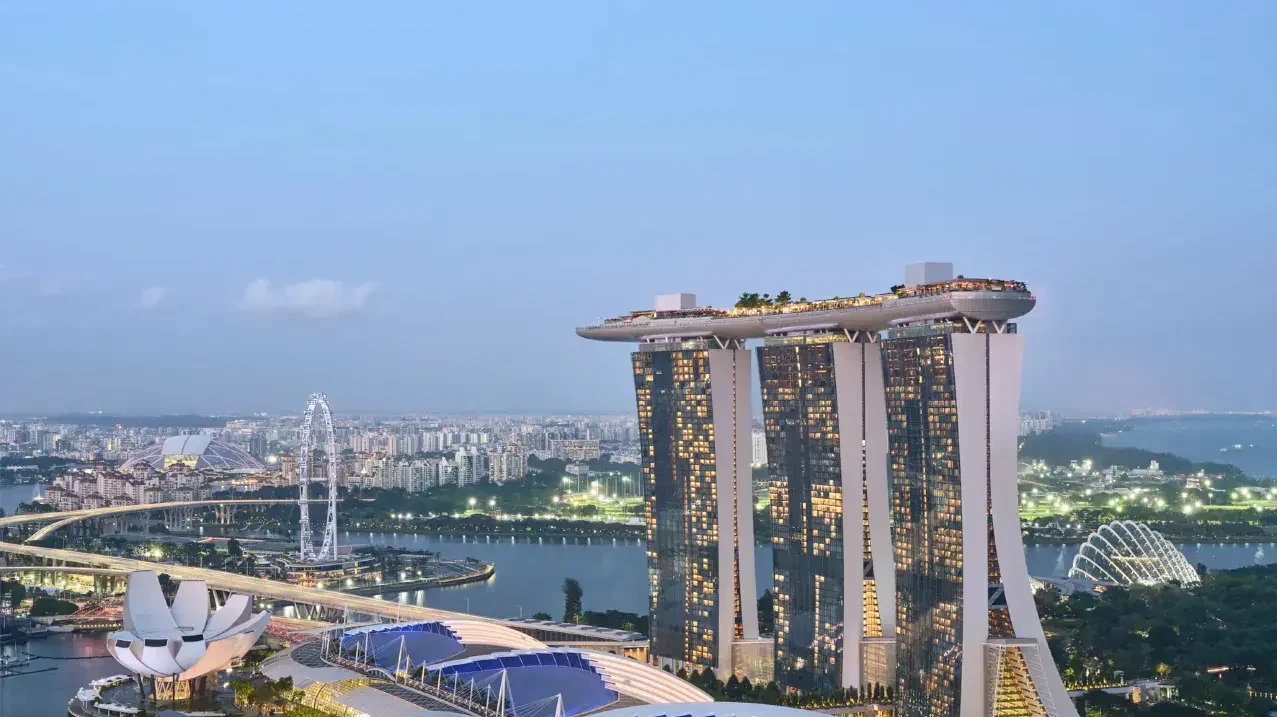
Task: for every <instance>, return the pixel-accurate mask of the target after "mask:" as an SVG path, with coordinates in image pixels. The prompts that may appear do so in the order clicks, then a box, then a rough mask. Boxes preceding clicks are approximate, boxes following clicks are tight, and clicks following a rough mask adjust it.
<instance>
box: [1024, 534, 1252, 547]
mask: <svg viewBox="0 0 1277 717" xmlns="http://www.w3.org/2000/svg"><path fill="white" fill-rule="evenodd" d="M1162 537H1164V538H1166V540H1167V541H1168V542H1169V543H1171V544H1172V545H1249V544H1251V543H1254V544H1255V545H1277V536H1267V537H1266V538H1179V537H1171V536H1167V535H1166V534H1162ZM1085 542H1086V541H1085V540H1081V539H1077V538H1054V539H1052V538H1042V539H1038V538H1034V539H1032V540H1025V541H1024V544H1025V545H1082V544H1083V543H1085Z"/></svg>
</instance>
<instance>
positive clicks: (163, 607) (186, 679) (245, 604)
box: [107, 570, 270, 701]
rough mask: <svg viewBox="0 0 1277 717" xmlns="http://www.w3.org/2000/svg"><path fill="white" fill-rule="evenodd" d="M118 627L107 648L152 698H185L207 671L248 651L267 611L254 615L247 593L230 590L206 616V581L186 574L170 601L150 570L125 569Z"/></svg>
mask: <svg viewBox="0 0 1277 717" xmlns="http://www.w3.org/2000/svg"><path fill="white" fill-rule="evenodd" d="M123 617H124V625H123V629H122V630H119V631H117V632H113V633H111V634H110V635H108V636H107V651H108V652H110V653H111V656H112V657H114V658H115V660H116V662H119V663H120V664H121V665H123V666H124V667H126V668H128V669H130V670H132V671H133V672H135V673H137V674H138V676H139V677H140V678H142V684H143V693H144V695H145V696H147V697H149V698H151V699H155V700H166V701H167V700H186V699H190V698H192V697H195V696H198V695H200V694H204V693H207V691H208V690H209V689H210V684H209V682H210V681H209V678H208V676H209V675H210V674H212V673H215V672H217V671H218V670H221V669H223V668H225V667H227V666H228V665H230V663H231V661H232V660H234V659H236V658H238V657H242V656H243V655H244V653H246V652H248V650H249V648H251V647H252V646H253V643H255V642H257V638H259V637H261V635H262V632H263V631H265V630H266V624H267V622H268V621H269V620H270V613H269V612H266V611H262V612H259V613H257V614H256V615H253V613H252V598H250V597H249V596H247V595H232V596H230V598H228V599H227V600H226V603H225V604H224V605H223V606H222V608H221V609H220V610H218V611H217V612H216V613H213V615H212V616H211V617H210V616H209V599H208V586H207V585H206V584H205V583H204V581H202V580H187V581H185V582H183V583H182V584H181V585H179V586H178V588H177V594H176V596H175V597H174V598H173V604H172V606H170V605H169V604H168V603H167V602H166V601H165V599H164V592H163V591H162V590H161V588H160V579H159V576H158V575H157V574H156V573H155V572H154V571H152V570H139V571H137V572H134V573H133V574H131V575H129V584H128V589H127V590H126V591H125V593H124V605H123Z"/></svg>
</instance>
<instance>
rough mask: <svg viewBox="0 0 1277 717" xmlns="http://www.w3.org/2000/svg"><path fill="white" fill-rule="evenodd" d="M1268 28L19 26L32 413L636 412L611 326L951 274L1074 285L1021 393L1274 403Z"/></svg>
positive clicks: (958, 16) (422, 18) (26, 17)
mask: <svg viewBox="0 0 1277 717" xmlns="http://www.w3.org/2000/svg"><path fill="white" fill-rule="evenodd" d="M1247 8H1248V9H1247V10H1245V11H1243V10H1240V9H1238V8H1236V7H1227V8H1226V7H1216V6H1200V7H1198V6H1181V7H1176V8H1158V9H1157V11H1156V15H1157V17H1158V18H1159V22H1157V23H1150V22H1148V21H1147V19H1148V14H1149V11H1148V10H1146V9H1142V8H1141V6H1139V5H1134V6H1125V7H1110V8H1105V9H1104V12H1101V13H1077V12H1074V11H1072V9H1066V8H1041V7H1037V8H1017V9H1016V10H1014V11H1010V12H1008V11H1007V10H1006V8H1004V7H1000V6H996V5H988V6H983V7H977V8H962V9H957V8H945V9H936V8H927V9H925V10H924V9H922V8H908V7H890V8H862V7H856V6H841V5H837V4H823V5H822V4H817V5H811V6H805V7H803V8H779V7H771V6H767V5H764V4H732V5H731V6H730V8H728V7H727V6H720V5H715V4H712V3H711V4H707V5H703V6H698V7H695V8H680V9H679V17H680V22H677V23H671V22H668V21H667V20H666V19H665V18H664V17H663V16H662V13H660V12H651V11H647V10H644V11H640V10H638V9H636V8H614V7H605V6H594V5H591V4H588V3H582V4H575V5H573V6H572V10H571V11H566V10H558V9H555V8H536V9H533V8H511V9H508V10H507V11H506V12H505V13H502V15H501V16H500V17H498V18H496V19H495V20H494V19H493V18H491V17H488V16H486V14H483V13H482V12H481V11H480V10H479V9H477V8H469V7H452V8H427V7H422V6H417V5H416V4H399V5H390V6H383V7H382V8H377V9H373V10H370V11H367V12H361V13H357V14H356V13H348V12H345V11H343V10H341V9H340V8H307V10H306V12H304V13H303V12H299V11H297V10H296V9H295V7H289V6H287V5H286V4H285V5H279V6H273V7H269V8H259V9H258V10H259V11H258V12H257V13H256V14H255V15H254V23H252V24H251V25H245V24H244V23H243V22H241V21H240V19H239V17H238V14H237V13H233V12H224V11H223V10H222V9H214V8H189V9H182V10H177V9H174V8H165V7H163V6H151V5H146V4H143V5H136V6H114V7H112V6H103V7H95V8H77V9H76V11H75V12H68V11H66V10H65V9H62V8H58V7H56V6H49V5H46V4H26V5H9V6H6V7H5V8H3V9H2V10H0V28H4V29H3V30H0V33H3V34H4V42H0V87H2V88H3V89H4V96H5V97H6V98H7V99H8V102H7V106H8V108H9V111H7V112H6V113H5V118H6V119H5V131H4V132H3V133H0V134H3V136H4V138H5V140H4V144H3V147H2V148H0V151H3V154H4V156H5V160H6V161H4V162H0V245H2V246H3V249H4V251H3V252H0V253H2V254H3V259H2V260H0V263H3V266H2V267H0V303H3V305H4V306H5V307H6V311H4V312H0V331H2V332H3V333H4V335H5V338H6V342H5V343H6V359H5V368H6V370H5V371H4V372H3V373H0V395H4V396H5V397H6V406H5V407H4V408H5V410H16V411H31V412H38V413H48V412H65V411H70V410H90V409H99V408H102V409H110V410H115V411H121V412H127V413H134V414H140V413H156V412H163V413H168V412H181V411H188V410H200V411H252V410H284V409H288V408H290V407H291V406H292V405H293V404H294V401H295V396H298V395H305V394H306V393H308V392H309V391H310V390H312V388H313V387H314V386H325V387H326V388H327V389H328V391H329V392H330V393H331V394H332V395H333V396H334V397H339V398H340V403H341V404H342V405H343V406H347V407H350V408H352V409H357V408H363V409H368V410H377V411H408V410H413V409H415V408H420V407H426V406H429V407H432V408H436V409H437V410H441V411H448V412H452V411H466V410H474V411H487V410H493V411H496V410H499V411H516V412H517V411H531V410H542V411H544V410H555V411H590V412H595V411H607V412H620V411H624V410H628V409H629V408H630V407H631V405H630V401H629V387H628V386H627V385H626V382H625V381H624V378H623V377H617V376H616V375H615V373H614V372H613V371H611V370H610V368H609V367H610V366H611V365H614V363H615V361H617V360H619V359H620V354H619V353H617V354H614V355H609V353H608V352H607V351H606V350H603V351H593V352H591V351H588V350H586V349H585V348H584V347H581V346H579V345H577V344H576V343H575V342H573V340H572V339H571V337H565V336H562V335H561V332H560V331H559V327H561V326H564V325H576V324H579V323H582V322H584V321H588V320H590V319H593V318H595V314H594V313H593V308H592V307H594V306H604V305H606V306H642V305H645V304H646V301H647V299H648V297H650V296H651V295H654V294H657V293H664V292H670V291H689V292H696V293H698V294H699V295H700V296H701V298H702V300H703V301H705V302H706V303H712V304H714V305H717V306H726V305H729V304H730V303H731V302H732V301H734V300H735V297H736V296H737V295H738V294H739V293H740V292H742V291H758V292H764V291H766V292H772V293H775V292H777V291H780V290H783V289H787V290H789V291H792V292H794V293H795V294H806V295H808V296H813V297H814V296H833V295H838V294H846V293H855V292H857V291H862V290H863V291H871V292H872V291H877V290H883V289H885V288H886V286H884V285H883V284H882V282H883V281H884V280H886V281H888V282H889V283H894V281H896V279H894V277H895V271H896V270H897V269H896V268H897V267H898V266H900V265H903V264H905V263H908V262H910V261H917V260H919V259H923V258H940V259H961V260H962V261H963V262H964V263H966V264H968V265H969V266H972V267H976V266H978V267H982V268H984V269H985V270H987V271H989V272H991V273H994V274H996V275H1001V276H1014V277H1018V278H1021V279H1023V280H1025V281H1027V282H1028V283H1029V285H1030V286H1031V287H1032V288H1033V290H1034V291H1035V292H1037V293H1038V294H1039V295H1040V296H1042V297H1043V299H1049V300H1050V301H1049V304H1050V307H1049V308H1048V309H1046V310H1044V311H1041V312H1038V314H1037V315H1035V316H1033V317H1032V318H1030V319H1028V320H1026V322H1025V327H1026V328H1027V329H1030V330H1032V332H1033V334H1034V336H1035V342H1034V345H1033V347H1032V349H1031V353H1030V356H1029V357H1028V358H1029V359H1030V360H1029V361H1028V362H1027V366H1028V367H1027V369H1026V375H1025V400H1024V405H1025V406H1026V407H1035V408H1050V409H1055V410H1058V411H1062V412H1065V413H1115V412H1118V411H1123V410H1127V409H1131V408H1135V407H1142V406H1168V407H1173V408H1185V409H1186V408H1208V409H1214V410H1243V409H1252V410H1253V409H1259V408H1270V407H1271V406H1268V405H1264V404H1265V403H1266V400H1267V399H1266V398H1265V397H1266V396H1271V395H1273V394H1274V393H1275V392H1277V378H1274V377H1272V376H1270V375H1268V374H1265V373H1262V372H1261V373H1259V374H1255V373H1254V372H1253V371H1251V370H1250V364H1249V360H1250V358H1249V357H1251V356H1253V355H1255V353H1256V351H1260V352H1262V351H1264V350H1266V347H1265V346H1263V345H1260V346H1255V345H1254V342H1264V341H1267V338H1266V336H1265V334H1264V333H1263V332H1262V331H1256V330H1254V326H1255V325H1256V322H1258V323H1259V324H1260V325H1262V323H1263V320H1264V319H1265V318H1267V317H1268V315H1269V314H1270V313H1271V311H1270V309H1268V308H1267V307H1268V305H1269V302H1267V301H1266V300H1265V299H1264V295H1263V293H1262V292H1263V288H1264V287H1265V286H1266V283H1265V281H1264V280H1263V278H1264V271H1265V267H1266V266H1267V265H1268V264H1269V263H1270V261H1271V259H1272V258H1273V249H1272V244H1271V242H1269V241H1268V235H1269V234H1271V226H1272V222H1271V217H1270V216H1269V212H1268V210H1267V209H1266V207H1268V206H1271V205H1272V204H1273V201H1272V200H1273V198H1274V196H1273V187H1274V186H1275V185H1274V183H1273V182H1271V181H1270V180H1271V176H1270V172H1269V169H1268V168H1270V167H1272V166H1277V161H1274V160H1275V159H1277V144H1275V143H1274V141H1273V139H1272V137H1271V136H1270V134H1269V133H1268V132H1266V129H1265V128H1266V127H1268V126H1270V125H1271V124H1272V123H1273V120H1274V119H1277V106H1275V103H1274V102H1273V100H1272V98H1271V97H1269V96H1268V95H1267V94H1265V93H1257V92H1255V91H1254V88H1253V84H1252V82H1251V80H1250V78H1251V77H1253V76H1256V73H1261V74H1262V72H1263V68H1266V67H1267V68H1272V67H1273V64H1274V63H1273V52H1272V50H1271V49H1269V48H1268V46H1267V43H1265V42H1263V41H1262V37H1260V36H1258V35H1257V34H1256V33H1259V32H1260V31H1261V28H1263V27H1266V26H1267V25H1268V24H1270V23H1269V22H1265V21H1264V20H1263V18H1264V17H1267V18H1269V20H1272V19H1274V18H1273V14H1274V13H1275V12H1277V9H1274V8H1272V7H1271V6H1268V5H1265V4H1259V3H1251V4H1247ZM299 15H302V16H304V17H305V32H296V22H297V21H298V20H297V17H298V16H299ZM139 28H141V29H142V30H139ZM148 30H149V31H148ZM227 38H234V39H235V40H234V43H233V46H234V51H233V52H232V51H231V50H230V48H231V46H232V45H231V44H228V42H227ZM281 38H286V40H285V41H284V42H283V43H282V44H281ZM1074 38H1084V41H1083V42H1082V44H1081V45H1080V46H1079V44H1078V42H1076V41H1074ZM656 48H660V50H659V51H657V50H656ZM1186 48H1193V49H1194V51H1191V52H1190V51H1186ZM638 247H642V250H637V248H638ZM729 247H730V251H728V250H727V249H728V248H729ZM673 257H677V260H671V258H673ZM705 266H714V267H715V271H713V272H704V271H702V270H701V267H705ZM1168 311H1173V313H1174V321H1175V322H1176V323H1177V325H1180V326H1185V327H1210V328H1211V332H1212V333H1211V336H1212V339H1211V341H1210V342H1184V343H1182V344H1180V345H1176V346H1175V348H1174V349H1173V350H1172V349H1169V348H1168V346H1167V344H1166V343H1165V334H1164V326H1165V322H1166V320H1167V318H1166V317H1167V312H1168ZM515 313H517V314H518V317H517V318H518V320H510V317H511V315H512V314H515ZM1079 336H1085V337H1086V340H1085V341H1081V340H1078V338H1079ZM496 344H500V345H505V346H511V345H517V346H519V347H520V351H519V359H518V360H517V361H511V360H506V359H507V355H506V354H505V353H504V352H501V351H493V350H492V348H493V346H494V345H496ZM313 346H323V347H324V350H323V351H322V352H315V351H312V350H309V347H313ZM174 352H176V353H178V354H180V355H181V360H173V354H174ZM1060 375H1067V376H1070V377H1071V381H1070V385H1067V386H1065V385H1061V384H1062V383H1063V382H1059V381H1056V380H1055V377H1057V376H1060ZM179 385H180V386H182V387H183V389H182V390H180V391H174V390H173V387H174V386H179Z"/></svg>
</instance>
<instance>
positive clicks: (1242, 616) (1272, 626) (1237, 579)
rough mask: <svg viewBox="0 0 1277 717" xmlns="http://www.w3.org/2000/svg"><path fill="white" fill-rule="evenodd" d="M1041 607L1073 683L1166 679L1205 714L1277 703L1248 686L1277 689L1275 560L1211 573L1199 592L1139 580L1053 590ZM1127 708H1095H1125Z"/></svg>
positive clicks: (1258, 710) (1105, 710) (1257, 710)
mask: <svg viewBox="0 0 1277 717" xmlns="http://www.w3.org/2000/svg"><path fill="white" fill-rule="evenodd" d="M1038 611H1039V614H1040V615H1041V617H1042V620H1043V624H1044V627H1045V629H1046V631H1047V633H1048V643H1049V644H1050V646H1051V652H1052V656H1053V657H1054V658H1055V662H1056V665H1057V666H1058V667H1059V668H1060V670H1061V673H1062V674H1063V676H1064V678H1065V681H1066V682H1068V683H1069V684H1070V686H1072V687H1075V688H1082V689H1084V688H1086V687H1088V686H1092V687H1093V686H1100V685H1106V684H1117V683H1121V682H1123V681H1129V680H1131V679H1136V678H1159V679H1164V680H1170V681H1173V682H1174V683H1175V685H1176V687H1177V688H1178V691H1179V699H1180V700H1181V701H1182V702H1184V703H1186V704H1188V705H1191V706H1192V707H1195V708H1197V709H1199V710H1202V711H1205V712H1210V713H1213V714H1225V715H1242V714H1262V713H1263V712H1264V711H1265V710H1268V709H1273V707H1274V704H1273V701H1272V700H1268V699H1262V698H1252V697H1251V696H1250V693H1249V692H1248V691H1249V690H1253V691H1254V692H1260V693H1267V694H1272V693H1274V692H1277V623H1275V622H1274V621H1273V619H1272V616H1273V615H1274V614H1277V565H1268V566H1257V567H1250V568H1242V569H1239V570H1227V571H1220V572H1216V573H1210V574H1207V575H1204V576H1203V577H1202V583H1201V585H1198V586H1195V587H1192V588H1184V587H1181V586H1179V585H1178V584H1167V585H1155V586H1134V587H1131V588H1129V589H1123V588H1110V589H1108V590H1106V591H1105V592H1104V593H1102V594H1101V595H1099V596H1098V597H1097V596H1094V595H1091V594H1089V593H1079V594H1076V595H1073V596H1071V597H1067V598H1065V597H1062V596H1060V595H1058V594H1056V593H1052V592H1045V593H1041V594H1040V595H1039V596H1038ZM1095 701H1096V702H1097V704H1098V703H1103V702H1104V698H1102V697H1096V698H1095ZM1119 707H1121V705H1109V706H1103V705H1101V706H1097V707H1096V710H1098V711H1100V712H1101V713H1102V714H1117V712H1114V710H1117V709H1118V708H1119ZM1123 714H1126V713H1123Z"/></svg>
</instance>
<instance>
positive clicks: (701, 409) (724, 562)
mask: <svg viewBox="0 0 1277 717" xmlns="http://www.w3.org/2000/svg"><path fill="white" fill-rule="evenodd" d="M694 303H695V298H694V297H691V296H689V295H686V294H681V295H680V294H675V295H672V296H666V297H659V298H658V299H657V310H658V311H661V310H677V311H691V312H695V309H694V306H693V305H694ZM662 307H666V308H665V309H662ZM749 359H750V355H749V351H747V350H745V349H744V348H742V347H741V345H740V342H738V341H727V342H717V341H713V340H712V339H709V340H707V339H705V338H701V337H695V336H692V337H678V336H673V335H671V336H657V337H653V338H652V340H650V341H646V342H644V343H642V344H641V345H640V346H639V349H638V350H637V351H635V352H634V354H633V357H632V360H633V367H634V394H635V397H636V399H637V404H638V423H639V437H640V444H641V450H642V469H643V479H644V499H645V502H646V506H645V511H644V513H645V516H646V519H647V534H648V540H647V573H648V606H649V614H650V616H651V623H650V624H651V646H650V648H649V653H650V654H651V655H652V656H653V657H654V658H655V659H656V662H657V664H661V665H669V666H671V667H672V668H677V667H684V666H687V667H691V668H695V669H700V668H704V667H712V668H714V670H715V671H716V672H719V673H725V672H727V671H730V670H731V669H732V646H733V644H734V643H735V642H736V641H738V640H743V639H746V638H749V639H757V637H758V612H757V609H756V607H755V604H754V602H755V597H756V595H757V589H756V587H755V585H756V583H755V580H754V523H753V493H752V491H751V480H752V475H753V473H752V470H751V468H750V455H749V451H750V448H751V443H750V436H751V431H750V424H749V422H750V413H751V412H750V400H749V399H750V390H749V389H750V380H751V372H750V360H749Z"/></svg>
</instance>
